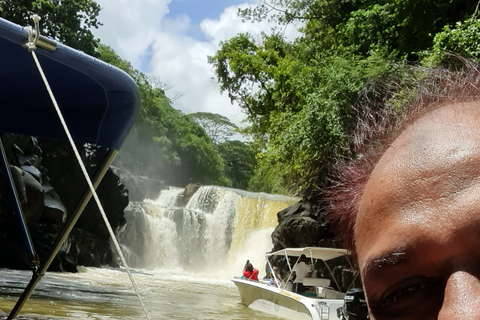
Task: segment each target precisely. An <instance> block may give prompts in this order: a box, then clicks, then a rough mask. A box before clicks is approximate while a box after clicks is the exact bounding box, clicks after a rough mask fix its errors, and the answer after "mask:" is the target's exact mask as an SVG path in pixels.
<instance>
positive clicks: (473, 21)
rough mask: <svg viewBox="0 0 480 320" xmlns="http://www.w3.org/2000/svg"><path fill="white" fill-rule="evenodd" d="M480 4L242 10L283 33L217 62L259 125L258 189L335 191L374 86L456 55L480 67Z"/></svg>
mask: <svg viewBox="0 0 480 320" xmlns="http://www.w3.org/2000/svg"><path fill="white" fill-rule="evenodd" d="M477 4H478V1H477V0H467V1H454V0H435V1H433V0H426V1H417V0H397V1H386V0H384V1H369V0H342V1H337V0H294V1H285V0H265V1H263V5H261V6H256V7H251V8H248V9H245V10H241V11H240V12H239V14H240V15H242V16H243V17H244V18H245V19H250V20H261V19H272V20H273V21H276V22H277V24H278V26H279V28H277V29H276V30H273V31H272V32H271V33H270V34H264V35H263V37H262V38H261V39H260V40H256V39H254V38H253V37H252V36H250V35H248V34H239V35H237V36H235V37H233V38H231V39H230V40H228V41H225V42H223V43H222V44H221V48H220V49H219V50H218V51H217V53H216V54H215V55H214V56H212V57H210V62H211V64H212V65H213V67H214V69H215V72H216V76H217V80H218V82H219V84H220V88H221V90H222V91H225V92H227V93H228V95H229V97H230V99H231V100H232V101H234V102H236V103H238V104H239V105H240V106H241V107H242V108H243V109H244V111H245V112H246V113H247V115H248V118H249V120H250V122H251V126H250V127H249V128H247V129H245V130H244V133H247V134H250V135H251V136H252V137H253V139H254V146H255V147H256V152H257V162H258V164H257V167H256V169H255V175H254V176H253V178H252V179H251V181H250V188H251V189H255V190H259V191H266V192H280V193H298V192H303V191H308V190H311V189H313V188H316V187H317V186H319V185H321V184H324V183H327V181H328V179H327V177H328V172H329V170H331V168H332V167H333V165H334V164H335V162H336V161H337V159H338V158H339V156H341V155H343V154H345V153H346V152H347V151H348V150H349V143H350V141H349V136H350V135H351V133H352V130H353V129H354V128H355V127H356V125H357V123H356V119H357V115H358V112H361V110H358V107H359V106H357V105H356V101H357V100H358V97H359V94H360V93H361V92H362V91H363V90H364V88H365V87H366V86H367V84H369V83H375V82H376V83H379V80H381V79H386V80H387V78H388V77H390V78H391V77H396V78H397V77H399V76H400V77H401V74H402V71H401V70H399V68H398V65H401V64H404V65H407V64H410V65H412V64H413V65H414V64H419V63H423V64H425V65H429V66H434V65H436V64H439V63H444V64H447V63H451V59H450V58H451V55H450V52H453V53H457V54H461V55H464V56H468V57H473V58H478V55H479V54H480V50H479V48H480V47H479V46H480V42H479V33H478V32H477V30H478V28H479V27H480V24H479V21H478V20H477V18H476V15H477V10H478V8H477ZM294 23H300V24H301V25H302V28H301V32H302V33H301V36H300V37H299V38H297V39H295V41H293V42H288V41H286V40H285V39H284V37H283V34H282V32H281V30H283V29H284V28H285V26H288V25H292V24H294ZM279 30H280V31H279ZM449 61H450V62H449ZM407 73H408V72H406V74H407ZM400 80H401V79H400ZM387 81H388V80H387ZM398 90H401V88H400V89H398Z"/></svg>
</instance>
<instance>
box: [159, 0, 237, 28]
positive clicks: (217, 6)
mask: <svg viewBox="0 0 480 320" xmlns="http://www.w3.org/2000/svg"><path fill="white" fill-rule="evenodd" d="M245 2H246V1H245V0H173V1H172V2H170V5H169V6H168V9H169V10H170V12H169V13H168V14H167V16H172V17H175V16H176V15H179V14H186V15H187V16H189V17H190V19H191V20H192V23H194V24H197V25H198V24H200V22H202V20H204V19H215V18H218V17H219V16H220V14H221V13H222V12H223V11H224V10H225V8H226V7H230V6H232V5H239V4H242V3H245Z"/></svg>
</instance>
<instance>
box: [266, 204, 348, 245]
mask: <svg viewBox="0 0 480 320" xmlns="http://www.w3.org/2000/svg"><path fill="white" fill-rule="evenodd" d="M277 218H278V226H277V227H276V228H275V230H274V231H273V233H272V240H273V244H274V248H273V250H274V251H276V250H281V249H283V248H287V247H294V248H298V247H308V246H311V247H332V248H341V247H342V245H341V243H340V242H339V241H337V240H336V238H335V235H334V234H333V231H332V227H331V225H330V224H329V223H327V221H326V219H325V215H324V213H323V212H322V210H320V207H319V205H318V204H316V203H312V201H311V200H308V199H303V200H300V201H299V202H297V203H296V204H294V205H293V206H290V207H288V208H285V209H284V210H282V211H280V212H279V213H277Z"/></svg>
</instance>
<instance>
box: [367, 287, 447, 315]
mask: <svg viewBox="0 0 480 320" xmlns="http://www.w3.org/2000/svg"><path fill="white" fill-rule="evenodd" d="M437 287H438V285H437V281H436V279H435V278H427V277H415V278H409V279H406V280H403V281H401V282H399V283H396V284H395V285H393V286H392V287H390V288H389V289H387V290H386V291H385V292H384V293H383V294H382V295H381V297H380V299H378V301H373V302H372V303H371V305H370V308H371V310H372V312H374V313H378V314H380V315H382V316H401V315H407V314H410V315H418V314H419V313H422V312H421V310H423V309H424V308H430V307H431V306H432V303H433V302H435V301H436V298H437V297H438V296H440V297H441V296H442V295H443V294H442V293H439V292H438V290H436V288H437ZM436 291H437V292H436Z"/></svg>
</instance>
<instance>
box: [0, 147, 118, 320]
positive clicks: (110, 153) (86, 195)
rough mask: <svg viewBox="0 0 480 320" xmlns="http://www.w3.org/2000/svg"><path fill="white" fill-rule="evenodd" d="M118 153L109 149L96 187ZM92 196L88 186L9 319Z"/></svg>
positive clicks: (96, 176)
mask: <svg viewBox="0 0 480 320" xmlns="http://www.w3.org/2000/svg"><path fill="white" fill-rule="evenodd" d="M116 154H117V151H116V150H113V149H109V150H108V152H107V154H106V155H105V158H104V160H103V162H102V163H101V164H100V168H99V170H97V172H96V173H95V176H94V178H93V185H94V187H95V189H96V188H97V187H98V185H99V184H100V182H101V181H102V179H103V177H104V176H105V173H106V172H107V170H108V168H109V167H110V164H111V163H112V161H113V159H114V158H115V155H116ZM91 197H92V191H91V190H90V188H88V187H87V188H86V190H85V191H84V192H83V194H82V197H81V198H80V201H79V202H78V204H77V207H76V208H75V210H74V212H73V213H72V214H71V215H70V217H69V218H68V220H67V222H66V223H65V226H64V227H63V230H62V231H61V232H60V234H59V235H58V236H57V239H56V240H55V243H54V244H53V245H52V247H51V248H50V252H49V254H48V256H47V258H46V260H45V262H44V263H42V264H41V266H40V269H38V270H34V272H33V275H32V279H31V280H30V282H29V283H28V285H27V287H26V288H25V290H24V291H23V293H22V295H21V296H20V298H19V299H18V301H17V303H16V304H15V307H14V308H13V309H12V311H11V312H10V314H9V315H8V318H7V320H11V319H13V318H15V317H16V316H17V315H18V314H19V313H20V310H21V309H22V307H23V306H24V304H25V303H26V302H27V300H28V299H29V298H30V296H31V295H32V293H33V290H34V289H35V287H36V286H37V284H38V282H39V281H40V280H41V279H42V277H43V276H44V275H45V273H46V272H47V269H48V267H49V266H50V264H51V263H52V261H53V259H54V258H55V256H56V255H57V253H58V251H59V250H60V248H61V246H62V245H63V243H64V242H65V240H66V239H67V237H68V235H69V234H70V231H72V229H73V227H74V226H75V223H76V222H77V220H78V219H79V218H80V216H81V214H82V212H83V210H84V209H85V207H86V205H87V204H88V201H89V200H90V198H91Z"/></svg>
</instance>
